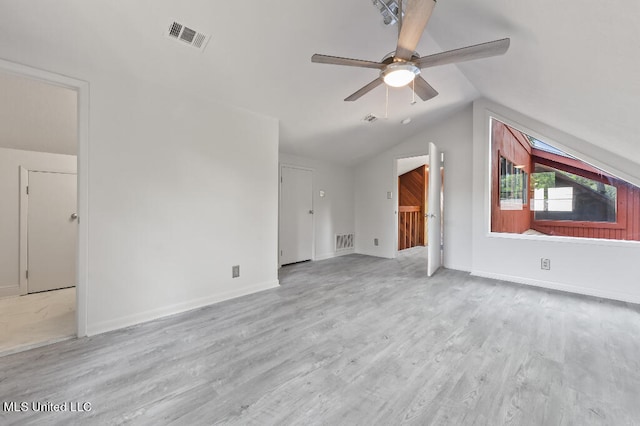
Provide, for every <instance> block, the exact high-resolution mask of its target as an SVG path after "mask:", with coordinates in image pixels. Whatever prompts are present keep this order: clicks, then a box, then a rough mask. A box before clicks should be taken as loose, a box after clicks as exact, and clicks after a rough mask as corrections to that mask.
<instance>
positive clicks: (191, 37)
mask: <svg viewBox="0 0 640 426" xmlns="http://www.w3.org/2000/svg"><path fill="white" fill-rule="evenodd" d="M166 36H167V37H169V38H172V39H174V40H178V41H181V42H182V43H186V44H188V45H189V46H193V47H195V48H197V49H200V50H204V48H205V46H206V45H207V43H208V42H209V36H208V35H206V34H203V33H199V32H198V31H196V30H194V29H193V28H189V27H187V26H185V25H183V24H181V23H179V22H175V21H172V22H170V23H169V28H168V31H167V33H166Z"/></svg>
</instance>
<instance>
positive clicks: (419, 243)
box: [397, 155, 429, 256]
mask: <svg viewBox="0 0 640 426" xmlns="http://www.w3.org/2000/svg"><path fill="white" fill-rule="evenodd" d="M428 163H429V156H428V155H420V156H416V157H408V158H400V159H398V160H397V174H398V189H397V193H398V251H399V252H400V251H403V250H409V249H414V250H413V251H418V250H419V247H423V248H424V247H426V245H427V232H428V230H427V226H426V223H425V222H426V220H425V219H426V214H427V211H428V198H427V192H428V191H427V189H428V184H429V165H428ZM425 256H426V254H425Z"/></svg>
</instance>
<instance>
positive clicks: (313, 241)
mask: <svg viewBox="0 0 640 426" xmlns="http://www.w3.org/2000/svg"><path fill="white" fill-rule="evenodd" d="M284 167H288V168H290V169H300V170H306V171H309V172H311V209H312V210H313V214H312V215H311V216H312V217H311V261H314V260H316V200H315V191H314V189H313V188H314V183H315V170H314V169H312V168H310V167H304V166H298V165H297V164H290V163H280V164H279V167H278V253H277V254H278V257H277V259H278V268H281V267H282V262H281V259H280V257H281V256H280V250H281V249H280V231H281V229H280V219H281V217H282V169H283V168H284Z"/></svg>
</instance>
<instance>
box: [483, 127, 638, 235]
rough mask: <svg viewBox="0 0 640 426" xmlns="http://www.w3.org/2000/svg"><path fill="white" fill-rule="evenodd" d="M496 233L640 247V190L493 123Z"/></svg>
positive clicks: (540, 142)
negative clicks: (631, 243) (625, 242)
mask: <svg viewBox="0 0 640 426" xmlns="http://www.w3.org/2000/svg"><path fill="white" fill-rule="evenodd" d="M490 151H491V156H492V162H491V164H492V166H491V167H492V170H491V182H492V183H491V185H492V189H491V197H492V200H493V202H492V203H491V206H492V207H491V209H492V210H491V231H492V232H497V233H510V234H514V233H515V234H537V235H556V236H567V237H583V238H603V239H614V240H634V241H640V188H639V187H637V186H635V185H633V184H631V183H629V182H626V181H624V180H622V179H620V178H618V177H616V176H614V175H612V174H610V173H608V172H606V171H604V170H602V169H599V168H597V167H594V166H592V165H591V164H588V163H586V162H584V161H582V160H580V159H579V158H576V157H574V156H573V155H570V154H567V153H566V152H564V151H562V150H561V149H558V148H557V147H555V146H553V145H551V144H549V143H547V142H542V141H540V140H538V139H536V138H533V137H531V136H529V135H527V134H525V133H523V132H521V131H519V130H517V129H515V128H513V127H511V126H508V125H506V124H505V123H502V122H500V121H498V120H496V119H493V118H492V119H491V150H490Z"/></svg>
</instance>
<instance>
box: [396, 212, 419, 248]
mask: <svg viewBox="0 0 640 426" xmlns="http://www.w3.org/2000/svg"><path fill="white" fill-rule="evenodd" d="M398 214H399V222H398V225H399V229H398V231H399V232H398V250H404V249H407V248H411V247H415V246H421V245H424V218H423V217H422V209H421V208H420V206H400V208H399V212H398Z"/></svg>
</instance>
